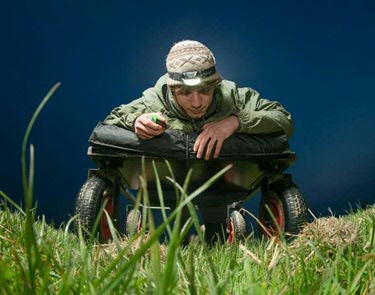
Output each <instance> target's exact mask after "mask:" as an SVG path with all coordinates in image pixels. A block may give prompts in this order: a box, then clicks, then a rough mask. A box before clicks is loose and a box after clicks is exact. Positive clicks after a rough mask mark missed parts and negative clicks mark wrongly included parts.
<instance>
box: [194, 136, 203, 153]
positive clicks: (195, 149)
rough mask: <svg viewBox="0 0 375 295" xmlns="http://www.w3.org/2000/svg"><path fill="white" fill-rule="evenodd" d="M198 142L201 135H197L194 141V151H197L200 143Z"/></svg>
mask: <svg viewBox="0 0 375 295" xmlns="http://www.w3.org/2000/svg"><path fill="white" fill-rule="evenodd" d="M200 142H201V135H199V136H198V138H197V140H196V141H195V143H194V147H193V151H194V153H196V152H197V150H198V148H199V145H200Z"/></svg>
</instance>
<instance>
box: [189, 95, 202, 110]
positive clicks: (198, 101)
mask: <svg viewBox="0 0 375 295" xmlns="http://www.w3.org/2000/svg"><path fill="white" fill-rule="evenodd" d="M190 105H191V107H193V108H196V109H199V108H200V107H201V106H202V98H201V95H200V93H199V92H198V91H194V92H192V93H191V96H190Z"/></svg>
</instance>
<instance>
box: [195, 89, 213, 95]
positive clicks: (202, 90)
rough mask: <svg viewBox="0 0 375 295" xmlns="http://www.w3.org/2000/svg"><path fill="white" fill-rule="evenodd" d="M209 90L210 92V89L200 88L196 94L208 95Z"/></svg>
mask: <svg viewBox="0 0 375 295" xmlns="http://www.w3.org/2000/svg"><path fill="white" fill-rule="evenodd" d="M210 90H211V89H210V88H201V89H199V90H198V92H199V93H201V94H208V93H209V92H210Z"/></svg>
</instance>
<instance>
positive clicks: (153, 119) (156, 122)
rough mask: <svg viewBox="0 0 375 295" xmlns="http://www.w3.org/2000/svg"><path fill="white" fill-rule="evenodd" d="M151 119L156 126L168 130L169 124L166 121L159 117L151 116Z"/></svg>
mask: <svg viewBox="0 0 375 295" xmlns="http://www.w3.org/2000/svg"><path fill="white" fill-rule="evenodd" d="M149 118H150V120H151V121H152V122H154V123H155V124H158V125H160V126H161V127H163V128H167V123H165V122H164V121H161V120H160V118H159V117H158V116H157V115H151V116H150V117H149Z"/></svg>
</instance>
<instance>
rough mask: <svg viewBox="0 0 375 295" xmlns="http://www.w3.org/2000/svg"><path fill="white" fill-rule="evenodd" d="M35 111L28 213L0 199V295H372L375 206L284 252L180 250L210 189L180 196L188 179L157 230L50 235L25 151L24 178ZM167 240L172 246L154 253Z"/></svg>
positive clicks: (250, 245) (267, 247) (324, 223)
mask: <svg viewBox="0 0 375 295" xmlns="http://www.w3.org/2000/svg"><path fill="white" fill-rule="evenodd" d="M57 87H58V86H57ZM57 87H55V88H54V89H52V90H51V92H50V93H49V94H47V96H46V98H45V99H44V100H43V102H42V105H43V103H46V102H47V101H48V99H49V97H50V96H51V95H52V93H53V91H54V90H55V89H56V88H57ZM41 109H42V107H40V108H38V110H37V111H36V113H35V114H34V116H33V119H32V120H31V122H30V125H29V127H28V129H27V132H26V134H25V140H24V145H23V154H22V159H23V160H22V163H23V184H24V195H25V208H21V207H19V206H18V205H17V204H15V203H14V202H13V201H12V199H11V198H9V197H8V196H7V195H6V194H5V193H3V192H0V195H1V196H2V197H3V199H4V200H5V202H3V203H1V205H0V206H1V207H0V254H1V255H0V293H1V294H128V293H131V294H145V293H146V294H375V281H374V280H373V277H374V274H375V241H374V239H375V237H374V236H375V207H369V208H367V209H366V210H358V211H357V212H353V211H352V212H351V213H350V214H348V215H346V216H340V217H334V216H332V217H329V218H320V219H316V220H315V221H314V222H312V223H310V224H307V225H306V227H305V228H304V229H303V231H302V232H301V234H300V235H299V236H298V237H296V239H295V240H294V241H293V242H291V243H289V244H287V243H285V242H284V241H282V240H277V239H256V238H254V237H253V236H249V237H248V238H247V239H245V240H244V241H236V242H235V243H234V244H231V245H229V244H226V245H222V246H220V245H217V246H215V247H213V248H208V247H207V246H206V244H205V243H203V242H202V241H201V240H202V238H203V237H202V235H200V236H199V238H198V240H197V241H196V240H193V241H191V242H190V244H189V246H188V247H181V246H180V241H181V238H182V237H183V235H184V234H185V233H186V229H187V228H186V227H184V226H183V225H181V226H180V225H179V223H180V218H181V207H182V206H184V205H187V206H188V207H189V208H190V210H191V213H192V220H191V221H190V224H193V226H195V227H199V224H198V223H197V221H198V218H197V216H196V214H195V213H194V212H195V211H194V208H193V207H192V203H191V201H192V200H193V199H194V197H195V196H196V195H198V194H199V193H200V192H202V191H204V189H206V188H207V187H208V186H209V185H210V184H211V183H212V181H214V180H215V179H211V180H209V181H208V182H207V183H206V184H205V185H204V186H203V187H201V188H200V189H199V190H198V191H195V192H192V193H191V194H187V193H186V187H187V184H188V183H189V177H190V174H188V176H187V178H186V182H185V183H184V184H182V185H181V186H180V185H179V184H176V183H175V187H176V193H177V194H178V195H179V197H180V199H181V201H180V206H178V207H177V208H176V210H174V211H173V212H172V214H170V215H168V216H167V215H166V214H164V222H163V223H162V224H161V225H159V226H156V225H155V224H154V222H153V220H152V218H151V214H149V213H150V212H148V214H145V215H146V216H148V217H149V218H147V225H148V230H147V231H145V230H143V231H141V233H139V234H137V235H134V236H132V237H123V236H121V235H118V234H117V233H116V232H115V229H114V227H113V224H112V223H111V222H110V220H109V223H110V227H111V230H112V232H113V235H114V237H115V239H114V242H113V243H112V244H107V245H101V244H99V243H97V242H96V240H95V239H94V240H92V241H89V242H87V241H85V240H84V239H83V236H82V233H81V232H79V234H78V235H76V234H73V233H72V232H71V230H70V227H71V226H70V225H71V223H72V222H73V220H70V221H69V222H68V224H67V225H66V226H61V228H60V229H55V228H54V227H52V226H50V225H48V224H46V222H45V221H44V218H43V216H36V215H35V210H34V209H33V208H34V204H33V194H32V191H33V189H32V188H33V169H34V168H33V148H32V146H31V148H30V156H29V165H28V167H29V169H26V167H27V164H26V156H25V155H26V146H27V144H26V143H27V140H28V136H29V133H30V131H31V129H32V125H33V122H34V121H35V119H36V117H37V115H38V113H39V111H40V110H41ZM27 171H28V173H27ZM155 173H157V171H156V170H155ZM190 173H191V172H190ZM172 175H173V174H172ZM218 176H219V175H217V176H216V177H218ZM170 181H171V182H174V180H173V177H172V178H171V179H170ZM142 182H143V188H144V189H143V193H142V194H139V196H138V197H139V200H141V199H143V203H146V204H147V182H146V179H145V178H144V177H143V178H142ZM159 195H160V196H161V195H162V189H161V187H159ZM145 213H147V212H145ZM104 214H106V212H104ZM172 222H173V223H174V225H175V226H173V227H172V226H171V224H172ZM144 224H145V223H144ZM165 231H167V232H168V235H169V242H168V243H164V244H160V243H159V237H160V236H161V235H162V234H163V232H165ZM198 232H199V231H198Z"/></svg>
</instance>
